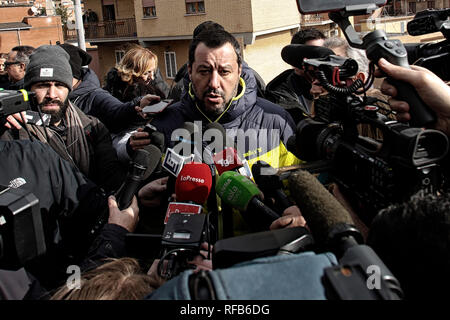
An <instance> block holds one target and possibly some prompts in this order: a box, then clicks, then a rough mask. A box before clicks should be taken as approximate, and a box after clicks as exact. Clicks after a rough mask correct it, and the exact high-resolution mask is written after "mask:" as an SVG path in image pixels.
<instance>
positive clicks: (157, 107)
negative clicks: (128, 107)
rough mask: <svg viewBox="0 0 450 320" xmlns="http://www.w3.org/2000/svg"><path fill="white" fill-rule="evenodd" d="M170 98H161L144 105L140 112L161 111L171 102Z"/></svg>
mask: <svg viewBox="0 0 450 320" xmlns="http://www.w3.org/2000/svg"><path fill="white" fill-rule="evenodd" d="M172 101H173V100H172V99H165V100H161V101H160V102H158V103H155V104H151V105H149V106H146V107H144V109H142V112H144V113H151V114H153V113H159V112H161V111H163V110H164V109H165V108H166V107H167V106H168V105H169V104H171V103H172Z"/></svg>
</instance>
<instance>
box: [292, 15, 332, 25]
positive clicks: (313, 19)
mask: <svg viewBox="0 0 450 320" xmlns="http://www.w3.org/2000/svg"><path fill="white" fill-rule="evenodd" d="M332 22H333V21H331V20H330V18H328V13H316V14H307V15H302V16H301V18H300V24H301V25H303V26H314V25H324V24H328V23H332Z"/></svg>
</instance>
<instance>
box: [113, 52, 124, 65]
mask: <svg viewBox="0 0 450 320" xmlns="http://www.w3.org/2000/svg"><path fill="white" fill-rule="evenodd" d="M114 53H115V55H116V64H117V63H119V62H120V60H122V58H123V56H124V55H125V50H115V52H114Z"/></svg>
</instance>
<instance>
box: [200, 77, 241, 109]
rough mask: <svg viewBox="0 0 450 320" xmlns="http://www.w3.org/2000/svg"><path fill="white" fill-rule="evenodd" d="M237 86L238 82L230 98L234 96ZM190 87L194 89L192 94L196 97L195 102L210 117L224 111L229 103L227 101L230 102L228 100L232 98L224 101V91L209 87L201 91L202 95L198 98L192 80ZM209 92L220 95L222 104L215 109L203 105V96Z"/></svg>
mask: <svg viewBox="0 0 450 320" xmlns="http://www.w3.org/2000/svg"><path fill="white" fill-rule="evenodd" d="M238 87H239V84H237V85H236V87H235V88H234V90H233V94H232V98H234V97H235V96H236V94H237V91H238ZM192 89H193V91H194V95H195V98H196V100H197V104H198V106H199V108H200V109H201V110H202V111H203V112H204V113H205V114H206V115H207V116H208V117H211V118H212V117H218V116H220V115H221V114H222V113H223V112H224V111H225V109H226V108H227V106H228V105H229V103H230V101H231V99H232V98H231V99H230V100H228V101H226V100H225V93H224V92H223V91H222V90H216V89H211V88H209V89H208V90H206V91H205V92H204V93H203V95H202V97H201V98H200V99H199V98H198V93H197V90H196V88H195V85H194V83H193V82H192ZM210 93H213V94H218V95H220V96H221V97H222V99H223V101H224V103H222V105H221V106H220V107H216V108H215V109H206V106H205V103H204V99H205V97H206V96H207V95H208V94H210Z"/></svg>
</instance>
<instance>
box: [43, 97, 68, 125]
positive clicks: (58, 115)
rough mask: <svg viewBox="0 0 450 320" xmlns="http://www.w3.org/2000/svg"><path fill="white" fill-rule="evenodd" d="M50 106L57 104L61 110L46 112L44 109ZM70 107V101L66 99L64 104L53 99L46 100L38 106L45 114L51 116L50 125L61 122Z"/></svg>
mask: <svg viewBox="0 0 450 320" xmlns="http://www.w3.org/2000/svg"><path fill="white" fill-rule="evenodd" d="M48 104H57V105H58V106H59V110H58V111H55V110H48V111H44V110H43V108H45V106H46V105H48ZM68 106H69V99H66V100H65V101H64V102H62V101H60V100H51V99H44V101H42V102H41V103H39V104H38V107H39V109H40V110H41V111H42V112H43V113H45V114H49V115H51V117H52V118H51V119H50V124H55V123H58V122H60V121H61V120H62V119H63V118H64V115H65V114H66V110H67V107H68Z"/></svg>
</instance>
